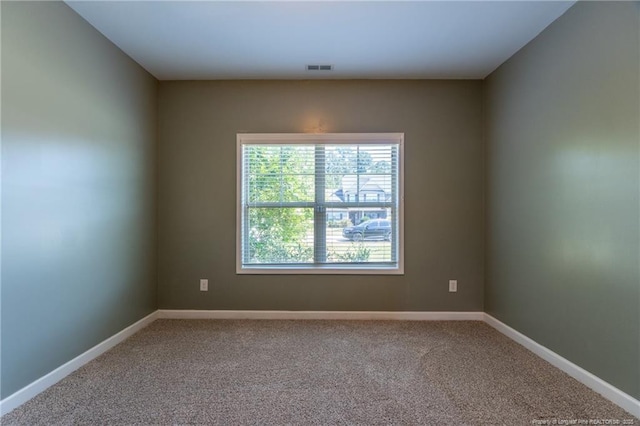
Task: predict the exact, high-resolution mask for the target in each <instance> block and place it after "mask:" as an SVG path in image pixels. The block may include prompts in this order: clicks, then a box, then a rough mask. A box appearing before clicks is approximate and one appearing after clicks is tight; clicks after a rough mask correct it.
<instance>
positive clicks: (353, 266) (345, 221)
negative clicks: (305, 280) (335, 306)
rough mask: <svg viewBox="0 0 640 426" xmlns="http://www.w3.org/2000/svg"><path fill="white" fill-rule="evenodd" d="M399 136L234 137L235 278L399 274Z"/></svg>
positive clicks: (400, 155)
mask: <svg viewBox="0 0 640 426" xmlns="http://www.w3.org/2000/svg"><path fill="white" fill-rule="evenodd" d="M402 142H403V135H402V134H321V135H310V134H281V135H275V134H269V135H258V134H239V135H238V157H239V164H238V272H239V273H243V272H248V273H261V272H264V273H281V272H284V273H287V271H289V272H296V273H300V272H303V273H304V272H311V273H313V272H336V273H345V272H347V273H348V271H351V272H357V271H360V272H362V271H370V272H380V271H391V273H401V272H402V268H401V265H402V262H401V260H402V259H401V255H402V250H401V247H402V245H401V243H402V233H401V229H402V179H401V169H402Z"/></svg>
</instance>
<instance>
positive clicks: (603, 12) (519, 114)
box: [485, 2, 640, 398]
mask: <svg viewBox="0 0 640 426" xmlns="http://www.w3.org/2000/svg"><path fill="white" fill-rule="evenodd" d="M639 17H640V8H639V6H638V2H635V3H632V2H620V3H612V2H579V3H578V4H577V5H575V6H574V7H572V8H571V9H569V11H568V12H567V13H566V14H565V15H563V16H562V17H560V18H559V19H558V20H557V21H556V22H554V23H553V24H551V26H549V27H548V28H547V29H546V30H545V31H544V32H543V33H542V34H540V36H538V37H537V38H536V39H535V40H534V41H532V42H531V43H530V44H529V45H527V46H526V47H525V48H523V49H522V50H521V51H520V52H519V53H517V54H516V55H515V56H514V57H512V58H511V59H510V60H509V61H507V62H506V63H505V64H504V65H502V66H501V67H500V68H499V69H498V70H497V71H496V72H494V73H493V74H492V75H491V76H490V77H489V79H488V80H487V81H486V131H487V136H486V141H487V159H488V161H487V193H488V200H487V219H488V225H487V235H488V239H487V282H486V296H485V308H486V311H487V312H488V313H489V314H491V315H493V316H495V317H497V318H498V319H500V320H502V321H504V322H506V323H507V324H509V325H510V326H512V327H514V328H515V329H517V330H519V331H520V332H522V333H524V334H525V335H527V336H529V337H530V338H532V339H534V340H536V341H537V342H539V343H541V344H543V345H545V346H546V347H548V348H550V349H551V350H553V351H555V352H557V353H559V354H560V355H562V356H564V357H566V358H568V359H569V360H571V361H573V362H575V363H576V364H578V365H579V366H581V367H583V368H585V369H586V370H588V371H590V372H592V373H594V374H596V375H597V376H599V377H601V378H602V379H604V380H606V381H607V382H609V383H611V384H613V385H614V386H616V387H618V388H620V389H621V390H623V391H625V392H627V393H629V394H630V395H632V396H634V397H635V398H639V397H640V353H639V350H640V310H639V309H640V308H639V307H640V274H639V265H640V259H639V255H640V252H639V250H638V244H639V237H640V234H639V232H640V227H639V221H640V212H639V190H640V188H639V178H640V166H639V154H640V150H639V141H640V132H639V121H640V118H639V117H640V108H639V106H638V104H639V100H640V90H639V89H640V81H639V74H640V69H639V67H640V57H639V51H640V45H639V41H638V40H639V34H640V26H639V24H638V22H639Z"/></svg>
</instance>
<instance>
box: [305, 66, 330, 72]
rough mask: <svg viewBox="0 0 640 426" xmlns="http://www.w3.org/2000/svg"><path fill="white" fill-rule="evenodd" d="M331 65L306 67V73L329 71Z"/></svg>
mask: <svg viewBox="0 0 640 426" xmlns="http://www.w3.org/2000/svg"><path fill="white" fill-rule="evenodd" d="M331 70H333V65H307V71H331Z"/></svg>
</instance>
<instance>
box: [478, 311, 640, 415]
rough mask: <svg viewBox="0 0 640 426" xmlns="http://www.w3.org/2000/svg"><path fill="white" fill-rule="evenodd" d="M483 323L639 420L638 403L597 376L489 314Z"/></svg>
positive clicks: (639, 404) (639, 406)
mask: <svg viewBox="0 0 640 426" xmlns="http://www.w3.org/2000/svg"><path fill="white" fill-rule="evenodd" d="M484 321H485V322H486V323H487V324H489V325H490V326H491V327H493V328H495V329H496V330H498V331H499V332H500V333H502V334H504V335H505V336H507V337H509V338H510V339H511V340H514V341H515V342H517V343H519V344H521V345H522V346H524V347H525V348H527V349H529V350H530V351H531V352H533V353H534V354H536V355H538V356H539V357H540V358H542V359H544V360H545V361H547V362H549V363H550V364H551V365H553V366H554V367H557V368H559V369H560V370H562V371H564V372H565V373H567V374H568V375H570V376H571V377H573V378H574V379H576V380H577V381H579V382H581V383H583V384H584V385H586V386H587V387H589V388H591V389H592V390H594V391H596V392H597V393H599V394H600V395H602V396H603V397H605V398H607V399H608V400H609V401H611V402H613V403H614V404H616V405H618V406H620V407H621V408H623V409H625V410H626V411H628V412H629V413H631V414H632V415H634V416H635V417H637V418H640V401H638V400H637V399H635V398H634V397H632V396H631V395H628V394H627V393H625V392H623V391H621V390H620V389H618V388H616V387H614V386H612V385H610V384H609V383H607V382H605V381H604V380H602V379H601V378H599V377H598V376H596V375H594V374H592V373H589V372H588V371H587V370H585V369H584V368H582V367H579V366H577V365H576V364H574V363H572V362H571V361H569V360H568V359H566V358H563V357H562V356H560V355H558V354H557V353H555V352H553V351H552V350H550V349H548V348H546V347H544V346H542V345H541V344H539V343H538V342H536V341H535V340H532V339H530V338H529V337H527V336H525V335H524V334H522V333H520V332H519V331H517V330H515V329H513V328H511V327H509V326H508V325H506V324H505V323H503V322H502V321H500V320H498V319H496V318H494V317H492V316H491V315H489V314H486V313H485V314H484Z"/></svg>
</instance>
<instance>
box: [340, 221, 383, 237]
mask: <svg viewBox="0 0 640 426" xmlns="http://www.w3.org/2000/svg"><path fill="white" fill-rule="evenodd" d="M342 236H343V237H345V238H348V239H350V240H351V241H362V240H364V239H371V238H383V239H385V240H387V241H389V240H390V239H391V222H390V221H389V220H387V219H379V220H367V221H366V222H362V223H361V224H359V225H356V226H347V227H346V228H344V229H343V230H342Z"/></svg>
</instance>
